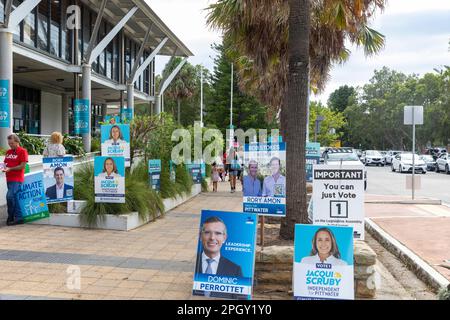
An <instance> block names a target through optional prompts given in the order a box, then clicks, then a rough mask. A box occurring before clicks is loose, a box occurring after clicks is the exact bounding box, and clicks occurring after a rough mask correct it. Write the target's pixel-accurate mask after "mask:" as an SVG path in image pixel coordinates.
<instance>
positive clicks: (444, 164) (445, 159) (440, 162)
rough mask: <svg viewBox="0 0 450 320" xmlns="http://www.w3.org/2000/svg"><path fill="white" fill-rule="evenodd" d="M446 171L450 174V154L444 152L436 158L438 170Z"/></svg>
mask: <svg viewBox="0 0 450 320" xmlns="http://www.w3.org/2000/svg"><path fill="white" fill-rule="evenodd" d="M441 171H444V172H445V173H446V174H450V155H449V154H448V153H443V154H441V156H440V157H439V158H438V159H437V160H436V172H441Z"/></svg>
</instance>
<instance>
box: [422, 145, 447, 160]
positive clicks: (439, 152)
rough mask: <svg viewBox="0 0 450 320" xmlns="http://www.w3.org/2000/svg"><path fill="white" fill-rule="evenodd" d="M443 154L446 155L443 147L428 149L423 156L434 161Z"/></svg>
mask: <svg viewBox="0 0 450 320" xmlns="http://www.w3.org/2000/svg"><path fill="white" fill-rule="evenodd" d="M444 153H447V149H446V148H443V147H435V148H428V149H426V150H425V152H424V154H428V155H431V156H433V158H434V160H437V159H438V158H439V157H440V156H441V155H442V154H444Z"/></svg>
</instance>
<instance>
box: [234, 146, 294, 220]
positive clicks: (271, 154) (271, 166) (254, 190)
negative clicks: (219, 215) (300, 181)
mask: <svg viewBox="0 0 450 320" xmlns="http://www.w3.org/2000/svg"><path fill="white" fill-rule="evenodd" d="M243 196H244V198H243V205H244V212H253V213H257V214H259V215H266V216H281V217H283V216H285V215H286V143H285V142H281V143H268V144H266V143H251V144H246V145H245V147H244V178H243Z"/></svg>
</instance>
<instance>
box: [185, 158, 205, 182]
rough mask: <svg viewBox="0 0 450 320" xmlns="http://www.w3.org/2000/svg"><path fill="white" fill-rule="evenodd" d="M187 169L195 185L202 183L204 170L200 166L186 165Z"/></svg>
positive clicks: (194, 164) (195, 164)
mask: <svg viewBox="0 0 450 320" xmlns="http://www.w3.org/2000/svg"><path fill="white" fill-rule="evenodd" d="M186 169H187V170H188V172H189V174H190V175H191V177H192V181H193V182H194V184H200V183H202V168H201V165H200V164H197V163H189V164H186Z"/></svg>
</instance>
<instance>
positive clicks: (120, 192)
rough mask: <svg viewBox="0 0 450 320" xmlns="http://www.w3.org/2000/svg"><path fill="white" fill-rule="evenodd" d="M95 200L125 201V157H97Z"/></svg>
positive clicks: (108, 201) (95, 164)
mask: <svg viewBox="0 0 450 320" xmlns="http://www.w3.org/2000/svg"><path fill="white" fill-rule="evenodd" d="M94 181H95V182H94V183H95V202H97V203H100V202H103V203H125V159H124V158H123V157H95V160H94Z"/></svg>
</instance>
